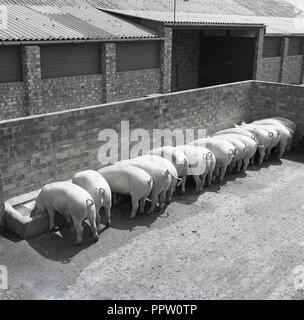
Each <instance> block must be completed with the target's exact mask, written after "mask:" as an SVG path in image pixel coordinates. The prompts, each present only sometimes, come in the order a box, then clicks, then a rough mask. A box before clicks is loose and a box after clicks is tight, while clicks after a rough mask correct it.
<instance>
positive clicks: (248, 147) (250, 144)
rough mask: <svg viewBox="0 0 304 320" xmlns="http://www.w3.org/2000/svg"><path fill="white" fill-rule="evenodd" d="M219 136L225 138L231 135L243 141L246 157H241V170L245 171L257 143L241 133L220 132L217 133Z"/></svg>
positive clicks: (253, 154) (255, 150)
mask: <svg viewBox="0 0 304 320" xmlns="http://www.w3.org/2000/svg"><path fill="white" fill-rule="evenodd" d="M219 137H222V138H226V137H227V138H226V139H228V140H229V139H230V138H231V137H233V138H236V139H238V140H240V141H242V142H243V143H244V145H245V146H246V150H247V154H246V157H245V158H244V159H243V168H242V170H241V171H242V172H243V173H245V172H246V170H247V168H248V166H249V164H250V160H251V159H254V156H255V154H256V152H257V149H258V143H257V142H256V141H255V140H253V139H252V138H249V137H248V136H247V135H242V134H239V133H229V134H221V135H219Z"/></svg>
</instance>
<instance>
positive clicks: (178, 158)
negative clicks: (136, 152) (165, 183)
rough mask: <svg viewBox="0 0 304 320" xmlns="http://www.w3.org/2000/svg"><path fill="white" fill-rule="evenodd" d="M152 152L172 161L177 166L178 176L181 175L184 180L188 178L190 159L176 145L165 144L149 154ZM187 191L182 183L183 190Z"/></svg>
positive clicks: (151, 152)
mask: <svg viewBox="0 0 304 320" xmlns="http://www.w3.org/2000/svg"><path fill="white" fill-rule="evenodd" d="M150 154H152V155H156V156H160V157H162V158H165V159H167V160H169V161H171V162H172V163H173V165H174V166H175V168H176V171H177V174H178V176H179V177H181V178H182V180H183V181H185V180H186V179H187V174H188V168H189V160H188V159H187V157H186V156H185V154H184V153H183V152H181V151H180V150H178V149H177V148H175V147H171V146H165V147H161V148H158V149H154V150H152V151H150V152H149V155H150ZM185 191H186V189H185V188H184V187H183V184H182V192H183V193H184V192H185Z"/></svg>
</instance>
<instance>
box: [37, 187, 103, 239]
mask: <svg viewBox="0 0 304 320" xmlns="http://www.w3.org/2000/svg"><path fill="white" fill-rule="evenodd" d="M34 210H37V211H38V212H47V213H48V215H49V229H50V230H53V229H54V217H55V213H56V212H58V213H61V214H62V215H64V216H65V217H66V219H67V220H68V221H69V222H71V220H72V221H73V224H74V227H75V230H76V232H77V240H76V244H77V245H78V244H80V243H81V242H82V233H83V225H82V224H83V221H84V220H85V219H89V222H90V226H91V230H92V233H93V237H94V240H95V241H97V240H98V234H97V227H96V210H95V204H94V201H93V198H92V197H91V195H90V194H89V193H88V192H87V191H86V190H84V189H83V188H81V187H79V186H77V185H75V184H73V183H71V182H54V183H50V184H47V185H46V186H44V187H43V188H42V190H41V192H40V193H39V195H38V197H37V199H36V205H35V208H34ZM37 211H36V212H37Z"/></svg>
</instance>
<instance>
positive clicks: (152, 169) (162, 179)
mask: <svg viewBox="0 0 304 320" xmlns="http://www.w3.org/2000/svg"><path fill="white" fill-rule="evenodd" d="M117 164H130V165H132V166H134V167H137V168H140V169H142V170H144V171H146V172H147V173H148V174H149V175H150V176H151V177H152V179H153V188H152V191H151V194H150V197H151V201H152V203H151V207H150V209H149V211H148V214H151V213H153V212H154V210H155V208H156V206H157V202H158V201H159V202H160V207H162V205H163V204H164V202H165V199H166V193H167V191H168V190H169V188H170V185H171V175H170V172H169V170H168V169H165V168H164V167H163V166H161V165H159V164H157V163H155V162H153V161H150V160H147V159H143V158H142V157H138V158H134V159H131V160H124V161H120V162H118V163H117Z"/></svg>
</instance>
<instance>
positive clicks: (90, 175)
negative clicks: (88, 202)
mask: <svg viewBox="0 0 304 320" xmlns="http://www.w3.org/2000/svg"><path fill="white" fill-rule="evenodd" d="M72 183H74V184H77V185H78V186H80V187H82V188H83V189H85V190H87V191H88V192H89V194H90V195H91V196H92V198H93V200H94V202H95V207H96V217H97V219H96V224H97V227H99V226H100V209H101V208H102V207H104V209H105V214H106V218H107V224H106V225H107V227H110V225H111V206H112V194H111V189H110V186H109V184H108V183H107V181H106V180H105V179H104V178H103V177H102V176H101V175H100V174H99V173H98V172H97V171H94V170H86V171H82V172H78V173H76V174H75V175H74V177H73V179H72Z"/></svg>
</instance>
